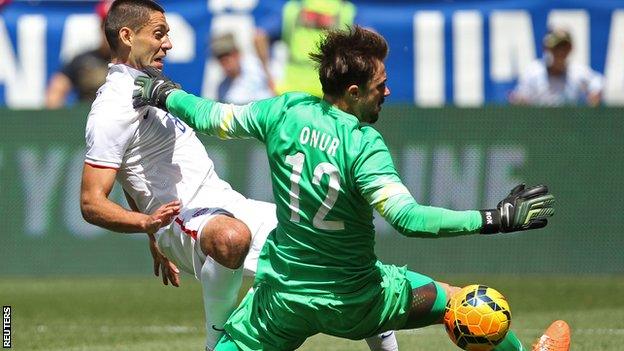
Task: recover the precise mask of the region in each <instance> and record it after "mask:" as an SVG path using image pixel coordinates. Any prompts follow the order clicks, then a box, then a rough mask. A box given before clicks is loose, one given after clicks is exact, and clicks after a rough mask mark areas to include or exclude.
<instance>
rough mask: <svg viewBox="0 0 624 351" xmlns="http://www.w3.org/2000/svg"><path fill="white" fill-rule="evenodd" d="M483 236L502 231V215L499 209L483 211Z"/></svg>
mask: <svg viewBox="0 0 624 351" xmlns="http://www.w3.org/2000/svg"><path fill="white" fill-rule="evenodd" d="M479 213H481V221H482V223H483V225H482V227H481V232H480V233H481V234H496V233H500V230H501V215H500V212H499V211H498V210H497V209H493V210H481V211H479Z"/></svg>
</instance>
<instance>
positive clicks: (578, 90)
mask: <svg viewBox="0 0 624 351" xmlns="http://www.w3.org/2000/svg"><path fill="white" fill-rule="evenodd" d="M602 88H603V79H602V76H601V75H600V74H599V73H597V72H595V71H593V70H592V69H591V68H590V67H587V66H584V65H580V64H577V63H573V62H572V63H569V64H568V67H567V69H566V74H565V75H564V76H561V77H555V76H549V75H548V71H547V69H546V65H545V63H544V61H543V60H536V61H534V62H532V63H531V64H530V65H529V66H528V67H527V68H526V69H525V71H524V72H522V74H521V75H520V77H519V79H518V86H517V87H516V89H515V91H514V92H513V94H514V96H515V97H516V98H518V99H520V100H521V101H524V102H526V103H528V104H531V105H538V106H561V105H577V104H585V103H587V96H588V95H589V94H592V93H600V92H601V91H602Z"/></svg>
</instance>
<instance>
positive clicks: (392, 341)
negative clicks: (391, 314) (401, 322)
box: [366, 330, 399, 351]
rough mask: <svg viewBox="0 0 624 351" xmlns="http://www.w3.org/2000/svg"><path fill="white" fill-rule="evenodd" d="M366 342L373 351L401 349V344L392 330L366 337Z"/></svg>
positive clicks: (397, 350) (396, 350)
mask: <svg viewBox="0 0 624 351" xmlns="http://www.w3.org/2000/svg"><path fill="white" fill-rule="evenodd" d="M366 343H367V344H368V347H369V348H370V349H371V351H399V344H398V343H397V339H396V335H395V334H394V331H392V330H389V331H387V332H385V333H381V334H379V335H375V336H371V337H370V338H366Z"/></svg>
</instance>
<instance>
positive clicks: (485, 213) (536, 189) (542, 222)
mask: <svg viewBox="0 0 624 351" xmlns="http://www.w3.org/2000/svg"><path fill="white" fill-rule="evenodd" d="M554 204H555V197H554V196H553V195H552V194H550V193H549V192H548V187H546V186H545V185H537V186H533V187H530V188H526V187H525V185H524V184H520V185H518V186H516V187H515V188H513V189H512V190H511V192H510V193H509V195H507V197H506V198H504V199H503V201H501V202H499V203H498V206H497V207H496V209H492V210H482V211H480V212H481V217H482V219H483V227H482V228H481V234H494V233H499V232H503V233H509V232H515V231H519V230H529V229H538V228H543V227H545V226H546V224H548V217H552V215H553V214H555V209H554V208H553V205H554Z"/></svg>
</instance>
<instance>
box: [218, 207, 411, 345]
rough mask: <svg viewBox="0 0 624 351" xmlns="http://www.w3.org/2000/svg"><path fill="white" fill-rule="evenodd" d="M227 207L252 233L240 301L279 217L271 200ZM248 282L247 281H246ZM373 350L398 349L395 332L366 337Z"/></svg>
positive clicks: (248, 286)
mask: <svg viewBox="0 0 624 351" xmlns="http://www.w3.org/2000/svg"><path fill="white" fill-rule="evenodd" d="M226 209H227V210H229V211H231V212H232V213H234V215H235V216H236V218H239V219H240V220H241V221H243V222H244V223H245V224H246V225H247V226H248V227H249V230H250V231H251V233H252V245H251V247H250V248H249V253H248V254H247V257H246V258H245V263H244V270H243V285H242V287H241V291H240V292H239V301H240V300H242V298H243V297H244V296H245V294H246V293H247V291H248V290H249V288H250V287H251V284H249V282H250V281H251V283H253V278H251V279H250V277H251V276H253V275H255V273H256V268H257V265H258V256H259V254H260V251H261V250H262V246H263V245H264V242H265V241H266V238H267V236H268V235H269V233H270V232H271V231H273V229H274V228H275V226H277V218H276V214H275V205H274V204H272V203H269V202H263V201H256V200H252V199H247V200H245V201H243V202H237V203H235V204H234V205H232V206H226ZM246 282H247V283H246ZM366 343H367V344H368V346H369V348H370V350H371V351H398V350H399V346H398V343H397V340H396V335H395V334H394V332H384V333H381V334H379V335H376V336H372V337H370V338H367V339H366Z"/></svg>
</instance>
